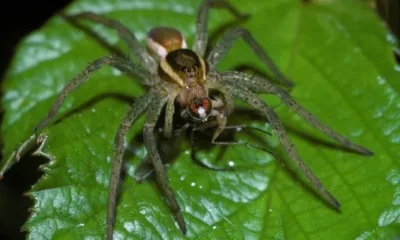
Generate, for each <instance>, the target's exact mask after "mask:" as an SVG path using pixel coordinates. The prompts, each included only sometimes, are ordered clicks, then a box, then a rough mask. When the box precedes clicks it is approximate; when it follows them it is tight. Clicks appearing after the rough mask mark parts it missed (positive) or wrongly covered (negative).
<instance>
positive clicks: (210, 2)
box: [193, 0, 247, 57]
mask: <svg viewBox="0 0 400 240" xmlns="http://www.w3.org/2000/svg"><path fill="white" fill-rule="evenodd" d="M210 8H221V9H225V10H227V11H228V12H229V13H230V14H232V15H233V16H235V17H236V18H237V19H241V18H245V17H247V15H243V14H241V13H240V12H239V11H238V10H236V8H235V7H233V6H232V5H231V4H230V3H229V2H227V1H224V0H204V1H203V3H202V4H201V5H200V7H199V8H198V12H197V19H196V38H195V43H194V45H193V51H194V52H195V53H197V54H198V55H199V56H201V57H204V54H205V52H206V49H207V43H208V13H209V10H210Z"/></svg>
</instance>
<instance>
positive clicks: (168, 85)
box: [35, 0, 373, 239]
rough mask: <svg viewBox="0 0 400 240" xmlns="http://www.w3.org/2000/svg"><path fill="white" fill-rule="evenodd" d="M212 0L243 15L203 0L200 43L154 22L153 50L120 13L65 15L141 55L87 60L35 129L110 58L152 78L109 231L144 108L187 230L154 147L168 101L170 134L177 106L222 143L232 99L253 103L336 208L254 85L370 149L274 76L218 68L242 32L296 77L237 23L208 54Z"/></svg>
mask: <svg viewBox="0 0 400 240" xmlns="http://www.w3.org/2000/svg"><path fill="white" fill-rule="evenodd" d="M213 7H215V8H222V9H226V10H228V12H230V13H231V14H233V15H234V16H235V17H237V18H241V17H243V16H242V15H241V14H239V12H238V11H237V10H236V9H235V8H234V7H232V6H231V5H230V4H229V3H228V2H226V1H224V0H206V1H203V3H202V4H201V5H200V7H199V9H198V14H197V21H196V36H195V43H194V45H193V48H192V49H191V50H190V49H188V48H187V44H186V41H185V39H184V37H183V35H182V34H181V33H180V32H179V31H177V30H175V29H173V28H168V27H157V28H153V29H151V30H150V31H149V33H148V38H147V40H146V46H147V50H149V51H146V49H145V48H144V47H142V46H141V44H140V43H139V41H138V40H137V39H136V37H135V35H134V34H133V33H132V32H131V31H130V30H129V29H128V28H127V27H125V26H124V25H122V24H121V23H119V22H118V21H115V20H111V19H108V18H106V17H104V16H101V15H97V14H94V13H89V12H85V13H80V14H77V15H72V16H68V17H69V18H71V19H77V20H79V19H82V20H89V21H92V22H95V23H99V24H102V25H104V26H107V27H109V28H112V29H114V30H116V32H117V33H118V35H119V36H120V37H121V39H122V40H123V41H124V42H125V43H126V44H127V45H128V48H129V50H130V52H131V53H132V54H133V55H134V56H137V57H138V58H139V60H140V64H139V65H136V64H134V63H133V62H131V61H128V60H126V59H124V58H121V57H117V56H107V57H103V58H100V59H97V60H95V61H94V62H92V63H90V64H89V66H87V67H86V68H85V69H84V70H83V71H82V72H81V73H79V74H78V75H77V76H76V77H75V78H74V79H72V81H71V82H70V83H68V84H67V85H66V86H65V87H64V88H63V90H62V92H61V93H60V95H59V96H58V98H57V100H56V102H55V103H54V105H53V107H52V109H51V110H50V112H49V114H48V116H47V117H46V118H45V119H44V120H43V121H42V122H40V123H39V124H38V125H37V127H36V128H35V131H36V130H37V129H40V128H42V127H44V126H45V125H46V124H47V123H48V122H49V121H50V120H51V119H52V118H53V117H54V116H55V115H56V113H57V111H58V109H59V107H60V106H61V104H62V103H63V101H64V99H65V97H66V96H67V95H68V94H69V93H70V92H71V91H72V90H74V89H75V88H76V87H78V86H80V85H81V84H83V83H85V82H86V81H87V80H88V79H89V77H90V75H92V74H93V73H94V72H95V71H97V70H98V69H100V68H101V67H102V66H104V65H110V66H112V67H115V68H118V69H119V70H122V71H124V72H127V73H134V74H136V75H138V76H140V77H141V79H142V80H143V81H144V82H143V83H144V84H145V85H148V86H149V90H148V92H147V93H146V94H144V95H143V96H141V97H140V98H139V99H138V100H137V101H135V103H134V104H133V105H132V106H131V108H130V109H129V110H128V112H127V113H126V116H125V117H124V118H123V119H122V121H121V123H120V126H119V128H118V131H117V134H116V136H115V143H114V157H113V161H112V170H111V176H110V186H109V197H108V211H107V239H112V233H113V223H114V218H115V216H114V215H115V206H116V199H117V187H118V183H119V180H120V172H121V166H122V160H123V151H124V143H125V136H126V133H127V131H128V130H129V129H130V128H131V127H132V125H133V124H134V123H135V121H136V120H137V119H138V118H139V116H141V115H142V114H144V113H146V119H145V123H144V128H143V134H144V145H145V147H146V149H147V152H148V153H147V154H148V155H147V157H146V159H147V161H151V163H152V165H153V168H154V171H155V176H156V181H157V183H158V185H159V187H160V189H161V191H162V193H163V194H164V195H165V196H166V203H167V205H168V207H169V209H170V210H171V211H172V213H173V214H174V215H175V218H176V221H177V223H178V225H179V228H180V229H181V231H182V232H183V233H184V234H185V233H186V231H187V228H186V224H185V221H184V218H183V217H182V214H181V210H180V207H179V204H178V202H177V201H176V199H175V195H174V192H173V191H172V189H171V188H170V187H169V185H168V181H169V180H168V176H167V172H166V169H165V166H164V165H163V162H162V159H161V157H160V155H159V153H158V151H157V143H156V140H155V126H156V123H157V121H158V119H159V118H160V115H161V112H162V110H163V109H164V108H165V109H166V111H165V112H166V113H165V121H164V127H163V133H164V136H165V137H171V136H172V135H173V133H174V123H173V116H174V114H179V115H180V116H181V117H182V118H183V119H185V121H187V122H190V123H192V124H193V125H195V128H196V129H197V130H202V129H210V128H213V129H215V130H214V133H213V136H212V139H211V142H212V143H215V144H218V142H217V138H218V136H219V135H220V134H221V132H222V131H223V130H224V129H225V128H228V127H227V126H226V124H227V117H228V116H229V115H230V114H231V113H232V112H233V110H234V99H235V98H236V99H239V100H241V101H243V102H245V103H247V104H249V105H250V106H252V107H253V108H255V109H257V110H258V111H259V112H260V114H262V115H263V116H264V117H265V118H266V119H267V120H268V122H269V124H270V125H271V127H272V130H273V132H274V133H275V134H276V136H277V137H278V138H279V141H280V143H281V144H282V146H283V147H284V149H285V150H286V152H287V154H288V155H289V158H290V159H291V160H293V161H294V162H295V163H296V165H297V166H298V167H299V168H300V170H301V171H302V173H303V174H304V175H305V176H306V177H307V178H308V179H309V180H310V181H311V183H312V184H313V185H314V186H315V188H316V189H317V190H318V191H319V192H320V193H321V195H322V196H323V197H324V198H325V199H326V200H327V201H328V202H329V203H330V204H332V205H333V206H334V207H336V208H340V204H339V202H338V201H337V200H336V199H335V198H334V197H333V196H332V195H331V194H330V193H329V192H328V191H327V190H326V189H325V188H324V187H323V185H322V184H321V183H320V181H319V180H318V178H317V177H316V176H315V175H314V174H313V173H312V172H311V170H310V169H309V168H308V167H307V166H306V165H305V164H304V162H303V161H302V160H301V159H300V156H299V154H298V153H297V150H296V149H295V147H294V145H293V144H292V142H291V140H290V139H289V137H288V134H287V133H286V131H285V129H284V128H283V126H282V124H281V123H280V121H279V118H278V116H277V114H276V113H275V111H274V110H273V109H272V108H271V107H269V106H268V105H267V104H266V103H265V102H264V101H263V100H262V99H260V98H259V97H258V96H257V93H268V94H274V95H276V96H278V98H280V99H281V101H282V102H283V103H284V104H286V105H287V106H288V107H289V108H290V109H292V110H293V111H295V112H296V113H297V114H298V115H300V116H301V117H302V118H303V119H305V120H306V121H307V122H308V123H309V124H310V125H311V126H313V127H314V128H317V129H319V130H320V131H322V132H323V133H324V134H325V135H327V136H329V137H331V138H333V139H335V140H336V141H337V142H339V143H340V144H342V145H343V146H345V147H347V148H349V149H351V150H353V151H355V152H359V153H361V154H364V155H372V154H373V153H372V152H371V151H369V150H367V149H365V148H363V147H361V146H358V145H356V144H354V143H352V142H350V141H349V140H348V139H346V138H344V137H343V136H341V135H339V134H338V133H336V132H335V131H333V130H331V129H330V128H328V127H327V126H325V125H324V124H322V123H321V122H319V121H318V120H317V119H316V117H314V116H313V115H312V114H311V113H310V112H308V111H307V110H305V109H304V108H303V107H301V106H300V105H299V104H298V103H296V102H295V101H294V100H293V98H292V97H291V96H290V95H289V93H288V92H287V91H285V90H284V89H282V88H281V87H279V86H277V85H274V84H272V83H271V82H270V80H268V79H266V78H263V77H260V76H256V75H250V74H247V73H243V72H238V71H228V72H223V73H221V72H218V71H217V70H216V66H217V65H218V63H219V62H220V61H221V60H222V59H223V58H224V56H225V55H226V54H227V52H228V51H229V50H230V49H231V47H232V46H233V44H234V42H235V41H236V40H237V39H239V38H243V39H244V40H245V42H246V43H247V44H248V45H249V46H250V48H251V49H252V50H253V52H254V54H256V55H257V57H258V58H259V59H260V60H261V61H262V62H264V63H265V65H266V66H267V67H268V68H269V69H270V70H271V71H272V72H273V74H274V75H275V77H276V79H277V80H278V81H279V82H280V83H281V84H283V85H286V86H289V87H290V86H292V85H293V84H292V82H291V81H290V80H288V79H287V78H285V77H284V76H283V75H282V74H281V72H280V71H279V70H278V68H277V67H276V66H275V64H274V63H273V61H272V60H271V59H270V58H269V57H268V56H267V54H266V53H265V51H264V50H263V49H262V47H261V46H260V45H259V44H258V43H257V42H256V40H255V39H254V38H253V37H252V36H251V34H250V33H249V32H248V31H247V30H246V29H243V28H241V27H234V28H231V29H230V30H228V31H227V32H226V33H225V34H224V35H223V37H222V38H221V40H219V42H218V43H217V44H216V46H215V47H214V48H213V49H212V50H211V51H210V52H209V53H208V54H206V47H207V42H208V13H209V9H210V8H213ZM176 106H178V107H179V110H177V109H175V108H176Z"/></svg>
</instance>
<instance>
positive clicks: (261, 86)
mask: <svg viewBox="0 0 400 240" xmlns="http://www.w3.org/2000/svg"><path fill="white" fill-rule="evenodd" d="M222 79H223V81H226V82H227V83H228V84H234V85H237V86H244V87H246V88H248V89H250V90H251V91H254V92H263V93H271V94H275V95H277V96H278V97H279V98H280V100H281V101H282V102H283V103H284V104H286V105H287V106H288V107H289V108H290V109H292V110H293V111H295V112H296V113H297V114H298V115H299V116H300V117H302V118H303V119H304V120H306V121H307V122H308V123H309V124H310V125H311V126H313V127H314V128H316V129H318V130H320V131H321V132H323V133H324V134H325V135H327V136H329V137H330V138H332V139H334V140H336V141H337V142H339V143H340V144H342V145H343V146H345V147H347V148H348V149H350V150H353V151H355V152H358V153H361V154H364V155H367V156H371V155H373V152H371V151H370V150H368V149H366V148H364V147H361V146H359V145H357V144H355V143H353V142H351V141H350V140H348V139H347V138H345V137H343V136H341V135H340V134H339V133H337V132H335V131H334V130H332V129H331V128H329V127H327V126H326V125H324V124H323V123H321V122H320V121H319V120H318V119H317V118H316V117H315V116H314V115H313V114H311V113H310V112H309V111H307V110H306V109H304V108H303V107H302V106H301V105H300V104H298V103H297V102H296V101H295V100H294V99H293V98H292V97H291V96H290V95H289V93H287V92H286V91H285V90H283V89H281V88H280V87H278V86H276V85H274V84H272V83H271V82H269V81H268V79H264V78H262V77H259V76H254V75H250V74H247V73H241V72H225V73H223V74H222Z"/></svg>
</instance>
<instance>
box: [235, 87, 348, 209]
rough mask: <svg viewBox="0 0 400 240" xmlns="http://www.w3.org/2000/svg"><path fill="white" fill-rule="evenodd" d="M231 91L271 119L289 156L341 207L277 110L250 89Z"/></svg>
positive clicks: (334, 204) (322, 192) (316, 185)
mask: <svg viewBox="0 0 400 240" xmlns="http://www.w3.org/2000/svg"><path fill="white" fill-rule="evenodd" d="M228 88H229V89H230V91H232V93H233V96H235V97H236V98H238V99H240V100H241V101H243V102H245V103H247V104H249V105H250V106H252V107H253V108H255V109H257V110H258V111H260V112H261V113H262V114H263V115H264V116H265V117H266V118H267V119H268V121H269V124H270V125H271V127H272V130H273V131H274V133H275V134H276V135H277V136H278V138H279V141H280V142H281V144H282V146H283V147H284V149H285V151H286V153H287V154H288V155H289V158H290V159H291V160H293V161H294V162H295V163H296V165H297V167H298V168H300V170H301V171H302V172H303V174H304V175H305V176H306V177H307V178H308V179H309V180H310V181H311V183H312V184H313V185H314V187H315V188H316V189H317V190H318V191H319V192H320V193H321V194H322V196H323V197H324V198H325V199H326V200H327V201H328V202H329V203H330V204H332V205H333V206H334V207H336V208H338V209H339V208H340V203H339V201H337V200H336V199H335V197H333V196H332V194H331V193H329V192H328V191H327V190H326V189H325V187H324V186H323V185H322V184H321V182H320V181H319V180H318V178H317V177H316V176H315V175H314V173H312V171H311V170H310V169H309V168H308V167H307V165H305V163H304V162H303V161H302V160H301V159H300V156H299V154H298V153H297V150H296V148H295V147H294V145H293V143H292V141H291V140H290V139H289V136H288V134H287V133H286V131H285V129H284V128H283V126H282V124H281V123H280V121H279V118H278V115H277V114H276V113H275V111H274V110H273V109H272V108H270V107H269V106H268V105H267V104H265V103H264V101H262V100H261V99H260V98H258V96H257V95H256V94H255V93H253V92H251V91H249V90H248V89H246V88H244V87H241V86H238V85H236V86H228Z"/></svg>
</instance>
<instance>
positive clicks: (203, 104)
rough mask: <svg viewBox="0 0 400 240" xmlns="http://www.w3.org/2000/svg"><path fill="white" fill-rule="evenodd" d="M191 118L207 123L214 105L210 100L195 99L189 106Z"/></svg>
mask: <svg viewBox="0 0 400 240" xmlns="http://www.w3.org/2000/svg"><path fill="white" fill-rule="evenodd" d="M187 110H188V112H189V115H190V117H192V118H193V119H194V120H201V121H207V118H208V116H210V114H211V110H212V103H211V99H209V98H194V99H193V100H192V102H191V103H190V104H189V105H188V106H187Z"/></svg>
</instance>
